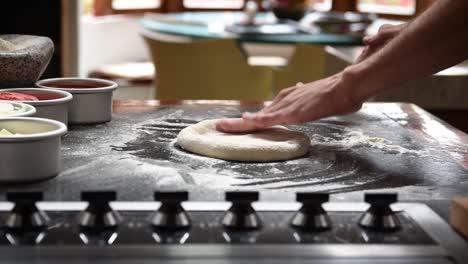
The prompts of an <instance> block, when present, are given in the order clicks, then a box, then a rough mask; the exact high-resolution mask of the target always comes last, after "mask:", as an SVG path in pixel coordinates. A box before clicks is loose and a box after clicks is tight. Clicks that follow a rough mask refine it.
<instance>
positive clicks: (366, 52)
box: [354, 46, 369, 63]
mask: <svg viewBox="0 0 468 264" xmlns="http://www.w3.org/2000/svg"><path fill="white" fill-rule="evenodd" d="M368 56H369V46H366V47H365V48H364V49H363V50H362V52H361V54H359V56H358V57H357V58H356V60H355V62H354V63H359V62H361V61H363V60H364V59H365V58H367V57H368Z"/></svg>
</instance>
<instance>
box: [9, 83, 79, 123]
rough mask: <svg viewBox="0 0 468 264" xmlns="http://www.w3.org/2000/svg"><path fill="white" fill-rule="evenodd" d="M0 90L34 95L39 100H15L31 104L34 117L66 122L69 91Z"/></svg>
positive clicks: (70, 98) (70, 96) (69, 98)
mask: <svg viewBox="0 0 468 264" xmlns="http://www.w3.org/2000/svg"><path fill="white" fill-rule="evenodd" d="M0 92H12V93H21V94H27V95H32V96H35V97H37V98H38V99H39V101H16V102H21V103H26V104H29V105H32V106H34V107H35V108H36V111H37V112H36V114H35V115H34V116H35V117H40V118H48V119H53V120H57V121H60V122H62V123H64V124H65V125H66V124H68V104H69V103H70V101H71V100H72V99H73V96H72V95H71V93H69V92H65V91H60V90H54V89H42V88H16V89H4V90H0Z"/></svg>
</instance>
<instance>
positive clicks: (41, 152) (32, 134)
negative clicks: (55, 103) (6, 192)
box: [0, 117, 67, 183]
mask: <svg viewBox="0 0 468 264" xmlns="http://www.w3.org/2000/svg"><path fill="white" fill-rule="evenodd" d="M66 132H67V127H66V126H65V124H63V123H62V122H58V121H55V120H50V119H44V118H36V117H6V118H0V182H4V183H21V182H32V181H39V180H44V179H49V178H52V177H55V176H57V175H58V174H59V172H60V156H61V155H60V146H61V137H62V136H63V135H64V134H65V133H66Z"/></svg>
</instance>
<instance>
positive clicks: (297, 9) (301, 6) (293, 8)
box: [269, 0, 309, 21]
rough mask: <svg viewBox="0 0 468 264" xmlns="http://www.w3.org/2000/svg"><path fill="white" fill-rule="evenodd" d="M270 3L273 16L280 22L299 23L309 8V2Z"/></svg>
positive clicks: (275, 0)
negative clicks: (293, 21) (290, 21)
mask: <svg viewBox="0 0 468 264" xmlns="http://www.w3.org/2000/svg"><path fill="white" fill-rule="evenodd" d="M269 2H270V5H271V10H272V11H273V14H275V16H276V17H277V18H278V19H279V20H288V19H290V20H295V21H299V20H301V18H303V17H304V15H305V14H306V12H307V10H308V8H309V0H269Z"/></svg>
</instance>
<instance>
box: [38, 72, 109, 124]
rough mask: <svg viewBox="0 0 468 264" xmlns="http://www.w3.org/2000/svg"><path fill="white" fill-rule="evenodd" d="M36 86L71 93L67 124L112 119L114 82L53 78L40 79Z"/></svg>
mask: <svg viewBox="0 0 468 264" xmlns="http://www.w3.org/2000/svg"><path fill="white" fill-rule="evenodd" d="M36 86H38V87H40V88H45V89H54V90H59V91H64V92H69V93H71V94H72V95H73V100H72V101H71V102H70V106H69V111H68V123H69V124H80V125H83V124H99V123H105V122H109V121H111V119H112V94H113V92H114V91H115V89H117V84H116V83H115V82H112V81H108V80H103V79H95V78H53V79H45V80H40V81H38V82H36Z"/></svg>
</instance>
